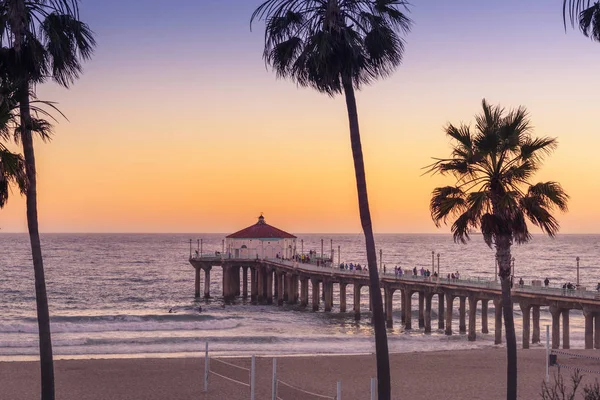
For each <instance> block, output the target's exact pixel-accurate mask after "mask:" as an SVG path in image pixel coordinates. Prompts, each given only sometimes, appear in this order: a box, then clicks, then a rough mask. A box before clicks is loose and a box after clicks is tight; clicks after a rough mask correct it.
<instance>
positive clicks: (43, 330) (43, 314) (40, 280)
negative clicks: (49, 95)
mask: <svg viewBox="0 0 600 400" xmlns="http://www.w3.org/2000/svg"><path fill="white" fill-rule="evenodd" d="M19 97H20V98H19V102H20V104H19V107H20V110H19V111H20V113H21V125H22V126H23V129H22V132H21V141H22V142H23V155H24V157H25V172H26V174H27V193H26V194H27V227H28V228H29V241H30V242H31V255H32V258H33V271H34V275H35V300H36V306H37V315H38V329H39V336H40V368H41V374H42V400H54V363H53V360H52V338H51V335H50V313H49V311H48V296H47V294H46V279H45V277H44V263H43V259H42V247H41V244H40V234H39V231H38V217H37V186H36V185H37V183H36V172H35V155H34V152H33V138H32V136H31V110H30V108H29V84H28V83H27V82H25V83H23V85H22V87H21V92H20V94H19Z"/></svg>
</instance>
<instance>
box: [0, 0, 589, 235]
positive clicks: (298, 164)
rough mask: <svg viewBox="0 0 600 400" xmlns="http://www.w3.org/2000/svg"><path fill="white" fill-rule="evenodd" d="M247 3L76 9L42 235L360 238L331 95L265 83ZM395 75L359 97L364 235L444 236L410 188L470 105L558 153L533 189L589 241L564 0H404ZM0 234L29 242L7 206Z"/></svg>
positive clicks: (42, 180) (271, 80) (21, 221)
mask: <svg viewBox="0 0 600 400" xmlns="http://www.w3.org/2000/svg"><path fill="white" fill-rule="evenodd" d="M259 3H260V2H259V1H258V0H256V1H255V0H200V1H198V0H177V1H158V0H156V1H155V0H127V1H123V0H104V1H91V0H87V1H86V0H84V1H83V2H82V5H81V14H82V15H81V17H82V19H84V20H85V21H86V22H88V24H89V25H90V26H91V28H92V29H93V30H94V31H95V33H96V37H97V41H98V48H97V51H96V54H95V56H94V58H93V60H92V61H91V62H89V63H87V64H86V66H85V73H84V75H83V76H82V78H81V79H80V80H79V81H78V82H76V84H75V85H74V86H73V87H72V88H71V89H70V90H65V89H62V88H59V87H57V86H55V85H54V84H47V85H45V86H43V87H40V88H39V90H38V94H39V97H40V98H42V99H44V100H53V101H57V102H58V103H59V107H60V109H61V110H62V111H63V112H64V113H65V114H66V115H67V117H68V118H69V121H68V122H67V121H61V123H60V124H59V125H58V126H57V127H56V135H55V138H54V140H53V141H52V142H51V143H50V144H42V143H41V142H40V143H37V148H36V150H37V153H36V156H37V162H38V175H39V180H38V183H39V213H40V218H39V219H40V227H41V230H42V231H43V232H232V231H235V230H237V229H240V228H243V227H245V226H247V225H249V224H252V223H254V222H255V221H256V219H255V218H256V217H257V216H258V215H259V214H260V213H261V212H264V214H265V216H266V219H267V222H269V223H271V224H273V225H276V226H278V227H280V228H282V229H285V230H288V231H291V232H297V233H303V232H331V233H333V232H348V233H358V232H360V231H361V228H360V220H359V217H358V211H357V209H358V207H357V199H356V186H355V180H354V170H353V164H352V154H351V150H350V139H349V133H348V122H347V114H346V109H345V103H344V99H343V98H342V97H336V98H333V99H332V98H329V97H327V96H325V95H322V94H319V93H316V92H315V91H313V90H311V89H299V88H297V87H296V86H295V84H293V83H292V82H289V81H281V80H277V79H276V77H275V75H274V74H273V73H272V72H271V71H268V70H267V69H266V68H265V64H264V62H263V60H262V58H261V56H262V45H263V26H262V24H257V25H255V26H254V29H253V31H250V25H249V19H250V15H251V13H252V11H253V9H254V8H255V7H256V6H258V4H259ZM411 11H412V12H411V17H412V19H413V20H414V26H413V29H412V32H411V33H410V34H409V35H408V36H407V37H406V53H405V60H404V63H403V65H402V66H401V67H400V68H399V69H398V70H397V72H396V73H395V74H394V75H393V76H392V77H390V78H388V79H386V80H381V81H378V82H377V83H375V84H374V85H372V86H369V87H366V88H364V89H363V90H362V91H361V92H359V93H358V94H357V101H358V107H359V118H360V124H361V130H362V132H361V133H362V140H363V150H364V153H365V163H366V171H367V182H368V190H369V196H370V202H371V212H372V216H373V224H374V230H375V233H386V232H399V233H401V232H440V233H442V232H448V231H449V227H446V228H444V229H440V230H437V229H436V228H435V226H434V225H433V223H432V222H431V219H430V216H429V211H428V203H429V198H430V194H431V191H432V189H433V188H434V187H435V186H438V185H440V184H451V183H453V181H452V180H451V179H449V178H448V179H444V178H439V177H435V178H432V177H430V176H421V174H422V172H423V171H422V169H421V168H422V167H423V166H425V165H427V164H428V163H429V162H430V158H431V157H433V156H446V155H448V154H449V152H450V150H449V149H450V147H449V141H448V140H447V139H446V137H445V136H444V134H443V131H442V128H443V126H444V125H445V124H446V123H447V122H453V123H460V122H461V121H464V122H469V121H472V119H473V115H474V114H475V113H478V112H479V110H480V103H481V99H482V98H484V97H485V98H486V99H487V100H488V101H490V102H491V103H500V104H502V105H503V106H506V107H513V106H518V105H524V106H526V107H527V108H528V109H529V111H530V114H531V118H532V121H533V124H534V126H535V133H536V134H537V135H547V136H552V137H557V138H558V140H559V147H558V150H557V151H556V152H555V154H554V155H553V156H552V157H550V158H549V159H548V160H547V162H546V165H545V167H544V168H543V170H542V172H541V173H540V174H539V175H538V176H537V177H536V179H539V180H556V181H559V182H560V183H561V184H562V185H563V186H564V188H565V189H566V190H567V192H568V193H569V194H570V196H571V201H570V211H569V213H567V214H564V215H559V219H560V222H561V225H562V231H561V232H564V233H600V208H599V207H598V206H597V204H598V200H597V199H598V198H600V179H598V174H599V173H600V153H599V151H598V150H599V149H600V128H599V124H598V104H599V100H598V99H597V94H598V93H599V92H600V79H599V78H598V68H599V67H600V43H594V42H591V41H590V40H589V39H587V38H585V37H583V36H582V35H581V34H580V33H579V32H578V31H573V30H571V29H568V30H567V32H566V33H565V30H564V28H563V24H562V1H560V0H552V1H548V0H544V1H542V0H527V1H524V0H506V1H501V2H500V1H495V2H492V1H485V2H482V1H476V0H456V1H448V0H427V1H420V0H414V1H413V6H412V7H411ZM0 229H1V230H2V232H24V231H26V219H25V202H24V200H23V199H21V198H18V195H17V193H16V192H15V193H14V195H13V197H12V198H11V199H10V200H9V203H8V205H7V207H5V208H4V209H3V210H0Z"/></svg>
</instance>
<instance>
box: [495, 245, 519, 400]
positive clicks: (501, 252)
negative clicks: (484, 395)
mask: <svg viewBox="0 0 600 400" xmlns="http://www.w3.org/2000/svg"><path fill="white" fill-rule="evenodd" d="M510 245H511V240H510V237H509V236H498V237H497V238H496V256H497V257H498V266H499V274H498V275H500V284H501V285H502V312H503V316H504V328H505V331H506V364H507V365H506V399H507V400H517V336H516V334H515V320H514V315H513V302H512V296H511V293H510V291H511V286H512V284H511V266H510V262H511V260H510Z"/></svg>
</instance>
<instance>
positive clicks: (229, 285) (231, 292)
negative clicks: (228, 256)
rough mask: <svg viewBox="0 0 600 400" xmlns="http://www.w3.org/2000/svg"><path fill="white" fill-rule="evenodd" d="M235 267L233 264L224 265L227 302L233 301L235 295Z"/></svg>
mask: <svg viewBox="0 0 600 400" xmlns="http://www.w3.org/2000/svg"><path fill="white" fill-rule="evenodd" d="M232 275H233V268H232V267H231V266H229V265H228V266H223V299H224V300H225V304H229V303H231V301H232V300H233V298H234V297H235V289H234V288H233V276H232Z"/></svg>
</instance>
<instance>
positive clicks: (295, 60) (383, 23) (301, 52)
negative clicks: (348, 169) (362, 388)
mask: <svg viewBox="0 0 600 400" xmlns="http://www.w3.org/2000/svg"><path fill="white" fill-rule="evenodd" d="M407 11H408V9H407V2H406V1H404V0H267V1H264V2H263V3H262V4H261V5H260V6H259V7H258V8H257V9H256V11H254V13H253V14H252V18H251V23H252V22H253V21H254V20H256V19H258V20H264V21H265V22H266V30H265V49H264V53H263V57H264V59H265V61H266V63H267V64H268V65H269V66H271V67H272V68H273V69H274V70H275V72H276V74H277V76H278V77H280V78H288V79H291V80H293V81H295V82H296V83H297V84H298V85H300V86H305V87H312V88H314V89H316V90H317V91H319V92H321V93H326V94H328V95H330V96H335V95H337V94H344V96H345V98H346V107H347V111H348V120H349V126H350V143H351V147H352V155H353V158H354V170H355V175H356V186H357V191H358V206H359V210H360V220H361V224H362V228H363V231H364V234H365V242H366V250H367V262H368V265H369V278H370V293H371V298H372V302H373V323H374V327H375V346H376V352H377V376H378V380H379V381H378V385H379V386H378V392H379V399H380V400H387V399H389V398H390V369H389V355H388V347H387V336H386V331H385V329H386V328H385V321H384V316H383V302H382V299H381V290H380V287H379V276H378V273H377V255H376V251H375V240H374V238H373V227H372V223H371V214H370V210H369V199H368V196H367V182H366V177H365V166H364V161H363V154H362V146H361V141H360V131H359V124H358V112H357V106H356V98H355V94H354V92H355V90H359V89H360V88H361V87H362V85H364V84H369V83H371V82H373V81H375V80H376V79H379V78H382V77H386V76H388V75H390V74H391V73H392V72H393V71H394V69H395V68H396V67H397V66H399V65H400V63H401V61H402V56H403V53H404V40H403V38H402V36H401V35H402V34H405V33H407V32H408V31H409V29H410V26H411V21H410V19H409V18H408V17H407V15H406V12H407Z"/></svg>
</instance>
